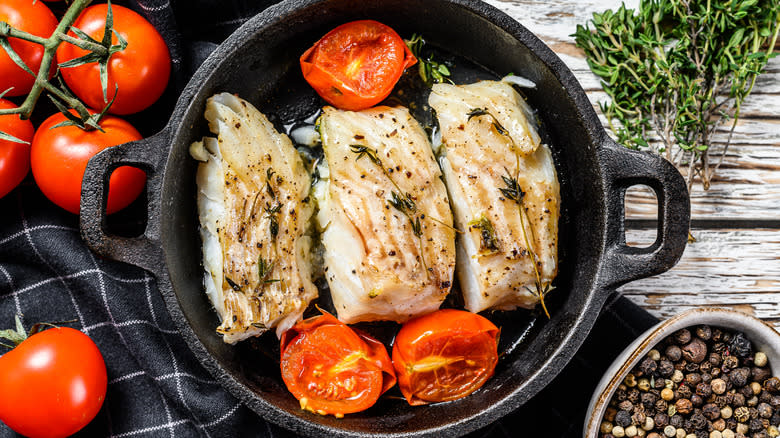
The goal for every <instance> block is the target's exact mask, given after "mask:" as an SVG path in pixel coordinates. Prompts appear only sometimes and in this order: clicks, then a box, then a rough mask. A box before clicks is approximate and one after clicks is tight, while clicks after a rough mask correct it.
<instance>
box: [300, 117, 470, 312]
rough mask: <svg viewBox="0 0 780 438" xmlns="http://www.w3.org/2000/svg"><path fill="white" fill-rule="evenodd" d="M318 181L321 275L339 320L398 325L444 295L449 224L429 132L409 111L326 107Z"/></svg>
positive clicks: (451, 251) (449, 262) (449, 264)
mask: <svg viewBox="0 0 780 438" xmlns="http://www.w3.org/2000/svg"><path fill="white" fill-rule="evenodd" d="M319 129H320V134H321V136H322V145H323V149H324V152H325V161H326V164H327V171H325V169H324V168H323V169H322V170H323V171H321V172H320V176H321V178H322V179H321V181H320V182H319V183H318V184H317V186H316V187H315V196H316V197H317V199H318V202H319V208H320V211H319V213H318V216H317V222H318V224H319V225H320V227H321V229H322V230H323V232H322V243H323V245H324V248H325V253H324V261H325V270H326V272H325V276H326V278H327V281H328V284H329V286H330V293H331V296H332V298H333V303H334V305H335V308H336V311H337V312H338V317H339V319H340V320H342V321H344V322H347V323H354V322H359V321H374V320H392V321H397V322H403V321H406V320H408V319H409V318H411V317H414V316H416V315H422V314H425V313H429V312H432V311H434V310H436V309H438V308H439V305H440V304H441V302H442V301H443V300H444V298H445V297H446V296H447V294H448V293H449V290H450V288H451V286H452V277H453V272H454V269H455V229H454V228H453V225H452V212H451V210H450V206H449V201H448V199H447V191H446V188H445V186H444V183H443V182H442V180H441V171H440V169H439V167H438V165H437V164H436V159H435V157H434V155H433V152H432V151H431V145H430V143H429V141H428V138H427V136H426V134H425V131H424V130H423V129H422V127H421V126H420V125H419V124H418V123H417V121H416V120H414V118H412V116H411V115H410V114H409V111H408V110H407V109H406V108H403V107H398V108H390V107H386V106H380V107H375V108H371V109H367V110H363V111H360V112H352V111H342V110H338V109H335V108H332V107H326V108H324V110H323V114H322V117H321V119H320V128H319Z"/></svg>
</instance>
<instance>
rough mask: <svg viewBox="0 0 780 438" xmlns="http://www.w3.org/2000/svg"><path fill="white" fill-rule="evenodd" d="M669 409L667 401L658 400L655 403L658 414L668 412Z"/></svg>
mask: <svg viewBox="0 0 780 438" xmlns="http://www.w3.org/2000/svg"><path fill="white" fill-rule="evenodd" d="M667 409H669V403H667V402H666V400H664V399H658V401H656V402H655V410H656V412H666V410H667Z"/></svg>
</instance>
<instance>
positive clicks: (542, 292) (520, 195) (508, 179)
mask: <svg viewBox="0 0 780 438" xmlns="http://www.w3.org/2000/svg"><path fill="white" fill-rule="evenodd" d="M467 114H468V116H469V117H468V119H467V121H471V119H473V118H475V117H481V116H488V117H490V118H491V119H493V128H495V130H496V132H498V133H499V134H501V135H503V136H505V137H507V138H508V139H509V141H510V142H511V145H512V152H514V154H515V163H516V166H517V176H512V175H511V174H510V173H509V170H507V169H504V171H505V172H506V175H505V176H502V177H501V179H502V180H503V182H504V185H506V187H499V189H498V190H499V191H500V192H501V194H502V195H503V196H504V197H506V198H507V199H509V200H511V201H514V202H515V204H517V211H518V213H519V214H520V228H521V229H522V231H523V243H524V244H525V250H526V252H527V253H528V256H529V257H530V258H531V264H532V265H533V268H534V275H535V277H536V278H535V281H534V283H535V284H534V285H535V287H536V295H537V296H538V297H539V304H541V305H542V310H544V313H545V315H547V318H550V312H549V311H548V310H547V305H546V304H545V302H544V297H545V296H546V295H547V294H548V293H549V292H550V291H551V290H552V289H553V286H552V285H551V284H550V283H549V282H542V276H541V273H540V272H539V257H538V256H537V255H536V251H535V250H534V249H533V247H532V246H531V241H532V239H529V237H528V236H529V234H530V235H531V238H533V229H531V230H530V232H529V231H528V227H529V226H530V223H531V221H530V219H529V218H528V212H527V211H526V209H525V206H524V205H523V201H524V199H525V192H524V191H523V189H522V187H520V184H519V183H518V179H519V174H520V149H519V148H518V147H517V144H516V143H515V141H514V139H513V138H512V136H511V135H510V134H509V131H508V130H507V129H506V128H504V127H503V126H502V125H501V123H499V121H498V119H497V118H496V116H494V115H493V114H492V113H491V112H490V111H489V110H488V109H487V108H474V109H472V110H470V111H469V112H468V113H467ZM531 292H532V293H533V291H531Z"/></svg>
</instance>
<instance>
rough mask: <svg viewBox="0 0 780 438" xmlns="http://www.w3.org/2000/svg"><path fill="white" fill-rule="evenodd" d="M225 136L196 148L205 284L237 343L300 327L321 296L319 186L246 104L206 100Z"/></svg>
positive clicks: (212, 123) (212, 122)
mask: <svg viewBox="0 0 780 438" xmlns="http://www.w3.org/2000/svg"><path fill="white" fill-rule="evenodd" d="M205 117H206V119H207V120H208V122H209V129H210V131H211V132H212V133H214V134H215V135H217V138H214V137H204V138H203V140H202V141H199V142H195V143H193V144H192V146H191V147H190V154H191V155H192V156H193V158H195V159H196V160H199V161H201V163H200V164H199V165H198V171H197V185H198V215H199V218H200V234H201V238H202V241H203V267H204V269H205V271H206V274H205V278H204V285H205V289H206V293H207V294H208V296H209V299H210V300H211V302H212V304H213V305H214V308H215V309H216V311H217V313H218V314H219V317H220V319H221V320H222V324H221V325H220V326H219V327H218V328H217V332H218V333H220V334H222V335H223V339H224V341H225V342H226V343H229V344H234V343H236V342H238V341H241V340H244V339H246V338H248V337H251V336H257V335H260V334H262V333H263V332H265V331H267V330H269V329H271V328H276V330H277V335H281V333H283V332H284V331H285V330H286V329H288V328H289V327H291V326H292V325H293V324H295V322H296V321H298V320H299V319H301V316H302V314H303V311H304V310H305V309H306V307H307V306H308V305H309V303H310V302H311V301H312V300H313V299H315V298H316V297H317V288H316V286H315V285H314V284H313V283H312V281H311V254H312V239H311V237H310V236H309V229H310V228H311V219H312V215H313V206H312V204H313V202H310V201H309V199H308V197H309V190H310V186H311V178H310V176H309V174H308V172H307V171H306V167H305V166H304V163H303V160H302V159H301V157H300V156H299V155H298V152H297V151H296V150H295V148H294V147H293V145H292V142H291V141H290V139H289V138H287V136H286V135H283V134H279V133H278V132H277V131H276V130H275V129H274V127H273V125H272V124H271V122H269V121H268V119H267V118H266V117H265V116H264V115H263V114H262V113H260V111H258V110H257V109H256V108H255V107H253V106H252V105H251V104H250V103H248V102H247V101H245V100H243V99H240V98H238V97H236V96H234V95H231V94H228V93H222V94H217V95H215V96H213V97H211V98H209V99H208V101H207V103H206V112H205Z"/></svg>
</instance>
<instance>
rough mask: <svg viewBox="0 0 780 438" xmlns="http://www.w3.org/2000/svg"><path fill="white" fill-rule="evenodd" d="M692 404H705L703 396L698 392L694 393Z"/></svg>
mask: <svg viewBox="0 0 780 438" xmlns="http://www.w3.org/2000/svg"><path fill="white" fill-rule="evenodd" d="M691 404H693V405H694V406H701V405H702V404H704V399H703V398H701V396H700V395H698V394H692V395H691Z"/></svg>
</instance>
